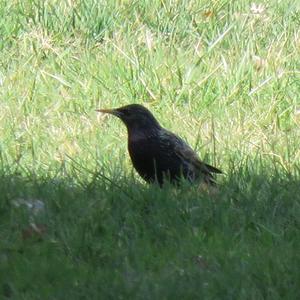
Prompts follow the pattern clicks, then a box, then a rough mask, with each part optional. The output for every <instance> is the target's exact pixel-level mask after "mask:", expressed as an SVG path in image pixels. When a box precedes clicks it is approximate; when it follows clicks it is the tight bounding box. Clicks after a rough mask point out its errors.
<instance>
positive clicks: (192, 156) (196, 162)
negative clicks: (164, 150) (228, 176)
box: [167, 132, 222, 174]
mask: <svg viewBox="0 0 300 300" xmlns="http://www.w3.org/2000/svg"><path fill="white" fill-rule="evenodd" d="M167 134H168V135H172V136H173V140H174V142H175V146H174V151H175V153H176V155H177V156H178V157H180V158H181V159H183V160H185V161H187V162H189V163H190V164H192V165H193V166H194V167H195V168H196V169H198V170H199V171H200V172H201V173H204V174H210V173H218V174H221V173H222V171H221V170H219V169H217V168H215V167H213V166H211V165H208V164H206V163H204V162H202V161H201V160H200V159H199V157H198V155H197V154H196V152H195V151H194V150H193V149H192V148H191V147H190V146H189V145H188V144H187V143H186V142H185V141H184V140H183V139H181V138H180V137H178V136H177V135H175V134H173V133H172V132H168V133H167Z"/></svg>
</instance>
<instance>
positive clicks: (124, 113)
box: [97, 104, 161, 131]
mask: <svg viewBox="0 0 300 300" xmlns="http://www.w3.org/2000/svg"><path fill="white" fill-rule="evenodd" d="M97 111H98V112H102V113H108V114H112V115H114V116H116V117H118V118H120V119H121V120H122V121H123V123H124V124H125V125H126V127H127V129H128V131H132V130H154V129H158V128H161V127H160V125H159V123H158V121H157V120H156V119H155V117H154V116H153V115H152V113H151V112H150V111H149V110H148V109H147V108H146V107H144V106H142V105H139V104H130V105H126V106H122V107H119V108H115V109H98V110H97Z"/></svg>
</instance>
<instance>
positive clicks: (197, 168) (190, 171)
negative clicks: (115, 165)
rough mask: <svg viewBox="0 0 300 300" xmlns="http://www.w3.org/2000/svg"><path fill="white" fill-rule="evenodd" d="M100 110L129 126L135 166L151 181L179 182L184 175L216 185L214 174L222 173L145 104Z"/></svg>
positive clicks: (131, 154)
mask: <svg viewBox="0 0 300 300" xmlns="http://www.w3.org/2000/svg"><path fill="white" fill-rule="evenodd" d="M97 111H99V112H102V113H109V114H112V115H114V116H116V117H118V118H120V119H121V120H122V121H123V123H124V124H125V125H126V127H127V132H128V151H129V155H130V157H131V160H132V163H133V166H134V168H135V169H136V170H137V172H138V173H139V174H140V176H141V177H142V178H143V179H144V180H145V181H147V182H158V183H159V184H160V185H162V184H163V183H164V181H165V180H167V181H170V182H171V183H176V182H178V181H179V180H180V178H182V177H183V178H185V179H187V180H189V181H191V182H194V181H197V180H203V181H204V182H205V183H207V184H215V180H214V177H213V175H212V173H222V172H221V171H220V170H219V169H217V168H215V167H212V166H210V165H208V164H206V163H204V162H202V161H201V160H200V159H199V158H198V156H197V154H196V153H195V151H194V150H193V149H192V148H191V147H190V146H189V145H187V144H186V143H185V142H184V141H183V140H182V139H181V138H180V137H178V136H177V135H175V134H174V133H172V132H170V131H168V130H166V129H164V128H163V127H161V126H160V124H159V123H158V121H157V120H156V119H155V117H154V116H153V115H152V113H151V112H150V111H149V110H148V109H147V108H145V107H144V106H142V105H139V104H130V105H127V106H123V107H119V108H116V109H99V110H97Z"/></svg>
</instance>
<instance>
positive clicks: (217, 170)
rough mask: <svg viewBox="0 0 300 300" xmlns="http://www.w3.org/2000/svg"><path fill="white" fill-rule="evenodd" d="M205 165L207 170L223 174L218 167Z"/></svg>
mask: <svg viewBox="0 0 300 300" xmlns="http://www.w3.org/2000/svg"><path fill="white" fill-rule="evenodd" d="M205 167H206V168H207V170H208V171H209V172H212V173H217V174H223V172H222V171H221V170H220V169H218V168H215V167H213V166H211V165H208V164H205Z"/></svg>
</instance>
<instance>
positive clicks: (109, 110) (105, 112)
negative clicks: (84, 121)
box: [96, 109, 120, 117]
mask: <svg viewBox="0 0 300 300" xmlns="http://www.w3.org/2000/svg"><path fill="white" fill-rule="evenodd" d="M96 111H97V112H101V113H104V114H111V115H114V116H116V117H120V112H119V111H118V110H116V109H96Z"/></svg>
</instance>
